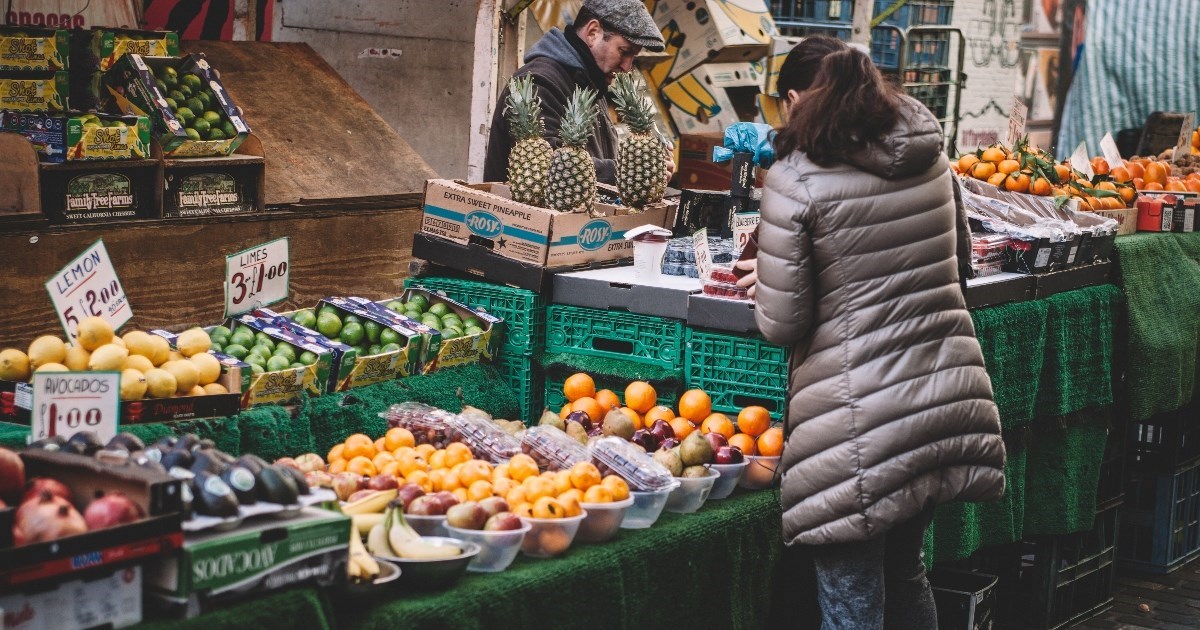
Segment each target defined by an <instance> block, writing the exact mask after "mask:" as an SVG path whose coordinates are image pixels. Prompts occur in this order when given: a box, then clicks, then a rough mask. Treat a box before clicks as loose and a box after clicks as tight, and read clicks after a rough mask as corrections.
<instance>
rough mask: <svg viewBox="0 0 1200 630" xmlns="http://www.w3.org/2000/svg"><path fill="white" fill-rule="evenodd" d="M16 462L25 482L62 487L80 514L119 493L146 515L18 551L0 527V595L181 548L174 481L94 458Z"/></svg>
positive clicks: (25, 455) (52, 454)
mask: <svg viewBox="0 0 1200 630" xmlns="http://www.w3.org/2000/svg"><path fill="white" fill-rule="evenodd" d="M20 457H21V459H22V461H24V463H25V474H26V476H27V477H29V478H33V477H53V478H54V479H57V480H59V481H61V482H63V483H64V484H66V486H67V487H68V488H70V490H71V495H72V496H71V502H72V503H73V504H74V505H75V506H76V507H77V508H81V509H80V511H81V512H82V508H83V507H85V506H86V505H87V504H88V503H89V502H90V501H91V500H92V499H94V498H95V497H96V496H98V493H100V492H124V493H125V495H126V496H128V497H129V498H130V499H131V500H132V501H133V502H134V503H137V504H138V505H139V506H140V507H141V508H142V509H143V510H145V512H146V514H147V516H146V518H144V519H142V520H140V521H135V522H133V523H128V524H125V525H120V526H117V527H110V528H108V529H100V530H95V531H90V532H84V533H82V534H76V535H74V536H67V537H65V538H59V539H57V540H52V541H48V542H41V543H32V544H26V545H22V546H20V547H14V546H13V540H12V528H11V526H10V527H6V528H3V529H2V530H0V590H4V591H7V590H9V589H10V588H13V587H17V586H22V585H34V584H38V583H41V584H45V583H47V582H57V581H61V580H63V579H67V578H69V577H72V576H74V575H79V574H81V573H82V572H84V571H88V570H91V569H96V568H98V567H106V566H108V567H111V566H116V565H123V564H125V563H128V562H130V561H133V560H137V559H139V558H145V557H148V556H154V555H157V554H159V553H163V552H166V551H171V550H174V549H178V548H179V547H180V545H182V544H183V531H182V529H181V523H182V517H183V514H182V507H183V501H182V493H181V490H180V483H181V482H180V481H179V480H178V479H172V478H171V477H170V476H169V475H167V474H166V473H160V472H155V471H153V470H150V469H148V468H142V467H140V466H135V465H132V464H130V465H114V464H106V463H103V462H101V461H99V460H97V459H96V458H95V457H87V456H84V455H75V454H72V453H64V452H61V451H46V450H41V449H31V450H25V451H22V452H21V453H20ZM15 509H16V508H11V507H10V508H5V510H4V511H7V512H10V513H11V512H12V511H15ZM10 523H11V521H10Z"/></svg>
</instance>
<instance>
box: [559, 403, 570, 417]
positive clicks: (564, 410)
mask: <svg viewBox="0 0 1200 630" xmlns="http://www.w3.org/2000/svg"><path fill="white" fill-rule="evenodd" d="M569 415H571V403H567V404H565V405H563V406H562V409H559V410H558V417H559V418H562V419H563V420H566V419H567V416H569Z"/></svg>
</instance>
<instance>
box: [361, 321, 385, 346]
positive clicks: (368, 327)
mask: <svg viewBox="0 0 1200 630" xmlns="http://www.w3.org/2000/svg"><path fill="white" fill-rule="evenodd" d="M363 330H365V331H366V333H367V339H368V340H370V342H371V343H379V331H381V330H383V326H380V325H379V324H377V323H375V322H371V321H366V322H363Z"/></svg>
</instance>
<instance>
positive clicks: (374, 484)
mask: <svg viewBox="0 0 1200 630" xmlns="http://www.w3.org/2000/svg"><path fill="white" fill-rule="evenodd" d="M367 487H368V488H370V489H372V490H391V489H392V488H398V487H400V482H398V481H396V478H395V477H393V476H392V475H375V476H374V477H371V479H370V480H368V481H367Z"/></svg>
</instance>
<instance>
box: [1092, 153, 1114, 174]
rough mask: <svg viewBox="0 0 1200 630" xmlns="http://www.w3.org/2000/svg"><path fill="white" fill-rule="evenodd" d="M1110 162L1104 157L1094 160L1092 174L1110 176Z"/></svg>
mask: <svg viewBox="0 0 1200 630" xmlns="http://www.w3.org/2000/svg"><path fill="white" fill-rule="evenodd" d="M1110 170H1111V169H1110V167H1109V164H1108V160H1106V159H1104V158H1102V157H1094V158H1092V172H1093V173H1095V174H1097V175H1108V173H1109V171H1110Z"/></svg>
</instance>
